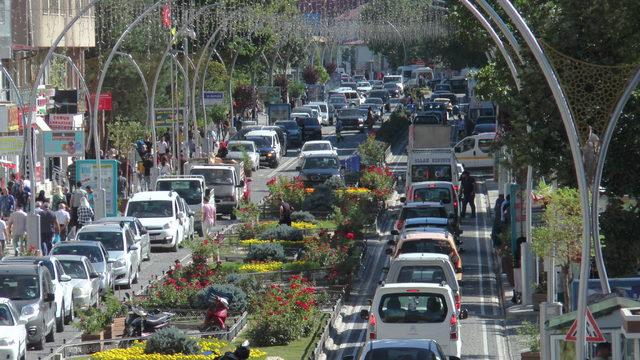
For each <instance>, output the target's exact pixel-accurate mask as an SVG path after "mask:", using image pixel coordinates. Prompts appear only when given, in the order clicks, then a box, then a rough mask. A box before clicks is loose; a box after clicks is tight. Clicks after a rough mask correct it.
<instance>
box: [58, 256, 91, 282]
mask: <svg viewBox="0 0 640 360" xmlns="http://www.w3.org/2000/svg"><path fill="white" fill-rule="evenodd" d="M60 263H62V267H63V268H64V272H65V274H67V275H69V276H71V278H72V279H87V278H88V277H89V276H88V275H87V271H86V269H85V267H84V263H83V262H82V261H76V260H60Z"/></svg>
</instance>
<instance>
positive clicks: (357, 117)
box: [338, 109, 367, 133]
mask: <svg viewBox="0 0 640 360" xmlns="http://www.w3.org/2000/svg"><path fill="white" fill-rule="evenodd" d="M366 120H367V113H366V110H365V111H364V112H363V111H361V110H360V109H342V110H339V111H338V121H339V122H340V123H341V124H342V129H343V130H360V132H362V133H363V132H364V125H365V124H364V123H365V121H366Z"/></svg>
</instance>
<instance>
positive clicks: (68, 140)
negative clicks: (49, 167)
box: [42, 130, 84, 156]
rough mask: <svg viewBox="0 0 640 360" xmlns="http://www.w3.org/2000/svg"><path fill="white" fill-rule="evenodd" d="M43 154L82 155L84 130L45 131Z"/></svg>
mask: <svg viewBox="0 0 640 360" xmlns="http://www.w3.org/2000/svg"><path fill="white" fill-rule="evenodd" d="M42 136H43V140H44V156H83V155H84V132H83V131H81V130H79V131H45V132H44V133H43V134H42Z"/></svg>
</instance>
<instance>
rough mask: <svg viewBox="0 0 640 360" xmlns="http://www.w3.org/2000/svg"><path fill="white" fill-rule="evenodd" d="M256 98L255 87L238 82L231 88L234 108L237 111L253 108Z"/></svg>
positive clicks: (242, 111)
mask: <svg viewBox="0 0 640 360" xmlns="http://www.w3.org/2000/svg"><path fill="white" fill-rule="evenodd" d="M257 100H258V95H257V93H256V89H255V88H254V87H253V86H251V85H245V84H240V85H238V86H236V88H235V89H234V90H233V101H234V103H235V106H234V109H235V110H236V111H237V112H239V113H244V111H245V110H247V109H251V108H253V107H254V106H255V105H256V101H257Z"/></svg>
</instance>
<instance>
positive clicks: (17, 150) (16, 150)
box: [0, 134, 24, 156]
mask: <svg viewBox="0 0 640 360" xmlns="http://www.w3.org/2000/svg"><path fill="white" fill-rule="evenodd" d="M23 147H24V137H22V136H17V135H14V136H8V135H7V136H5V135H2V134H0V155H7V156H10V155H22V148H23Z"/></svg>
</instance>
